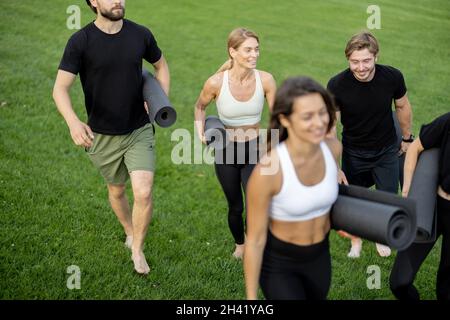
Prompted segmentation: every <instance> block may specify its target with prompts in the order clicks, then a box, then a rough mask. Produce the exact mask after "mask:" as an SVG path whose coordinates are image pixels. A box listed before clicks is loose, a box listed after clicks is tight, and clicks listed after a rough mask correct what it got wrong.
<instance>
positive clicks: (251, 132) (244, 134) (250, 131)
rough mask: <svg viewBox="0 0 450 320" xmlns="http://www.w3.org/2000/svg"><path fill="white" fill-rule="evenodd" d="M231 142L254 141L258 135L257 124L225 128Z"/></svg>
mask: <svg viewBox="0 0 450 320" xmlns="http://www.w3.org/2000/svg"><path fill="white" fill-rule="evenodd" d="M225 129H227V132H228V136H229V138H230V140H231V141H236V142H245V141H250V140H253V139H256V138H257V137H258V134H259V123H256V124H253V125H249V126H239V127H231V126H225Z"/></svg>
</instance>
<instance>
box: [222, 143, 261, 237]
mask: <svg viewBox="0 0 450 320" xmlns="http://www.w3.org/2000/svg"><path fill="white" fill-rule="evenodd" d="M258 141H259V140H258V139H254V140H251V141H247V142H230V143H229V144H228V146H227V147H226V149H224V150H215V169H216V174H217V178H218V179H219V182H220V185H221V186H222V189H223V192H224V193H225V197H226V198H227V202H228V226H229V227H230V230H231V234H232V235H233V238H234V241H235V243H236V244H244V240H245V236H244V233H245V231H244V221H243V218H242V213H243V212H244V198H243V195H242V189H243V190H244V194H245V190H246V188H247V182H248V179H249V178H250V175H251V174H252V171H253V168H254V167H255V165H256V163H257V161H258V145H257V144H258Z"/></svg>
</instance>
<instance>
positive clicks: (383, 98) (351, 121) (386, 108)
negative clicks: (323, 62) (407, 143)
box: [327, 64, 406, 150]
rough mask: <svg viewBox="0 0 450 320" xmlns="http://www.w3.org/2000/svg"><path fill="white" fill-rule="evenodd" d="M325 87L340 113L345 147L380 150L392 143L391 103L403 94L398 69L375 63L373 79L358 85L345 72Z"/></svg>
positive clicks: (351, 75) (393, 140) (355, 80)
mask: <svg viewBox="0 0 450 320" xmlns="http://www.w3.org/2000/svg"><path fill="white" fill-rule="evenodd" d="M327 88H328V90H330V92H331V93H332V94H333V95H334V97H335V101H336V104H337V107H338V109H339V111H340V112H341V122H342V125H343V132H342V144H343V145H344V147H347V148H355V149H363V150H380V149H382V148H383V147H386V146H389V145H392V144H393V143H395V141H396V133H395V127H394V122H393V119H392V100H393V99H400V98H401V97H403V96H404V95H405V94H406V86H405V80H404V79H403V75H402V73H401V72H400V71H399V70H397V69H395V68H393V67H390V66H385V65H380V64H376V65H375V75H374V77H373V79H372V80H371V81H368V82H361V81H359V80H357V79H356V78H355V77H354V76H353V73H352V72H351V71H350V69H347V70H344V71H343V72H341V73H339V74H338V75H336V76H334V77H333V78H331V79H330V81H329V82H328V86H327Z"/></svg>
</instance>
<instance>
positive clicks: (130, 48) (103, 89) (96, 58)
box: [59, 19, 162, 135]
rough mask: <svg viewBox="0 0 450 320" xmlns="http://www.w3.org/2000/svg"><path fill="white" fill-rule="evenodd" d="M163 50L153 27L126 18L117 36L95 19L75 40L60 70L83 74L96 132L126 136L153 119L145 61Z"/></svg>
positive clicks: (74, 35) (66, 50) (92, 123)
mask: <svg viewBox="0 0 450 320" xmlns="http://www.w3.org/2000/svg"><path fill="white" fill-rule="evenodd" d="M161 55H162V53H161V50H160V49H159V47H158V45H157V43H156V40H155V38H154V36H153V34H152V33H151V31H150V30H149V29H147V28H145V27H143V26H141V25H138V24H136V23H134V22H132V21H129V20H126V19H124V20H123V26H122V29H121V30H120V31H119V32H118V33H115V34H107V33H104V32H103V31H101V30H100V29H99V28H98V27H97V26H96V25H95V24H94V23H93V22H92V23H90V24H88V25H86V26H85V27H84V28H82V29H81V30H79V31H77V32H76V33H74V34H73V35H72V37H71V38H70V39H69V41H68V43H67V46H66V48H65V51H64V55H63V57H62V60H61V63H60V65H59V69H61V70H65V71H68V72H71V73H73V74H78V73H79V74H80V80H81V84H82V87H83V92H84V96H85V106H86V111H87V115H88V125H89V126H90V127H91V129H92V130H93V131H94V132H98V133H102V134H109V135H121V134H126V133H129V132H131V131H133V130H135V129H137V128H139V127H141V126H143V125H144V124H146V123H148V122H149V119H148V115H147V113H146V111H145V108H144V100H143V96H142V59H145V60H147V61H148V62H149V63H155V62H157V61H158V60H159V59H160V58H161Z"/></svg>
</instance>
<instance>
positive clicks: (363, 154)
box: [328, 32, 414, 258]
mask: <svg viewBox="0 0 450 320" xmlns="http://www.w3.org/2000/svg"><path fill="white" fill-rule="evenodd" d="M378 51H379V46H378V41H377V39H376V38H375V37H374V36H373V35H372V34H371V33H369V32H361V33H358V34H356V35H354V36H353V37H352V38H351V39H350V40H349V42H348V43H347V46H346V48H345V56H346V57H347V60H348V64H349V68H347V69H346V70H344V71H342V72H341V73H339V74H337V75H336V76H334V77H333V78H331V79H330V81H329V82H328V90H330V91H331V93H332V94H333V95H334V97H335V100H336V104H337V107H338V110H339V111H338V112H337V118H338V119H340V120H341V122H342V127H343V132H342V144H343V154H342V170H343V171H344V173H345V176H346V178H347V180H348V182H349V183H350V184H353V185H359V186H363V187H371V186H372V185H374V184H375V186H376V188H377V189H378V190H383V191H387V192H392V193H397V190H398V177H399V164H398V155H399V154H401V153H404V152H406V150H407V149H408V146H409V145H410V143H411V142H412V141H413V138H414V137H413V135H412V134H411V122H412V111H411V105H410V103H409V100H408V97H407V95H406V85H405V81H404V79H403V75H402V73H401V72H400V71H399V70H398V69H396V68H393V67H391V66H386V65H381V64H377V63H376V62H377V59H378ZM392 102H394V106H395V111H396V115H397V118H398V120H399V123H400V127H401V131H402V136H403V139H402V143H401V148H400V150H399V149H398V145H397V143H396V141H397V139H396V131H395V127H394V121H393V118H392ZM341 234H342V235H344V236H348V237H350V238H351V239H352V248H351V250H350V252H349V254H348V256H349V257H351V258H357V257H359V255H360V252H361V244H362V242H361V239H359V238H356V237H353V236H351V235H348V234H345V233H341ZM377 250H378V253H379V254H380V256H389V255H390V253H391V250H390V248H389V247H386V246H383V245H381V244H377Z"/></svg>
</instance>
